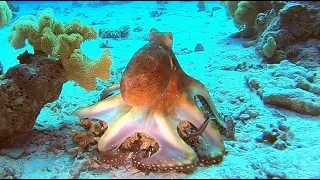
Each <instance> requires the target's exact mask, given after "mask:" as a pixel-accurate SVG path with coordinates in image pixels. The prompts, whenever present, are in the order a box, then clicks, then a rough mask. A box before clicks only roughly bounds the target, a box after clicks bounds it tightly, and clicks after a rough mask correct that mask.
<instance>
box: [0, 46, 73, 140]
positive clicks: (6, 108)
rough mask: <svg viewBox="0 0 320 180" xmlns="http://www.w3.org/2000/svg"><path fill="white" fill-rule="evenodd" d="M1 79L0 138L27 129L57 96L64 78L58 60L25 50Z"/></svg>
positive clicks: (63, 71)
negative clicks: (17, 61)
mask: <svg viewBox="0 0 320 180" xmlns="http://www.w3.org/2000/svg"><path fill="white" fill-rule="evenodd" d="M18 59H19V60H20V64H18V65H16V66H14V67H11V68H10V69H9V70H8V71H7V73H6V74H5V75H4V78H3V79H0V114H1V116H0V141H2V140H8V138H10V137H13V136H17V135H19V134H23V133H26V132H30V131H31V129H32V127H33V125H34V124H35V121H36V119H37V117H38V115H39V113H40V111H41V109H42V108H43V107H44V105H45V104H47V103H50V102H53V101H55V100H56V99H58V97H59V95H60V92H61V89H62V85H63V84H64V83H65V82H66V81H67V79H66V73H65V70H64V69H63V68H62V65H61V64H60V63H59V62H58V61H54V60H52V59H49V58H47V57H46V56H43V55H36V56H34V55H31V54H28V52H27V51H26V52H25V53H24V54H23V55H20V56H19V57H18Z"/></svg>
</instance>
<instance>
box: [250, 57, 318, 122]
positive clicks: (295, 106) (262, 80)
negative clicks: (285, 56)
mask: <svg viewBox="0 0 320 180" xmlns="http://www.w3.org/2000/svg"><path fill="white" fill-rule="evenodd" d="M267 68H268V70H265V69H264V70H261V71H260V72H259V71H257V72H255V73H251V74H249V75H247V76H246V77H245V78H246V82H247V84H248V86H249V88H250V89H251V90H253V91H256V93H257V94H258V95H259V96H260V97H261V99H262V100H263V102H264V103H266V104H271V105H275V106H278V107H281V108H285V109H288V110H293V111H295V112H298V113H301V114H308V115H313V116H317V115H320V103H318V102H320V97H319V95H318V94H317V93H318V91H320V83H319V81H317V77H316V75H317V73H316V72H314V71H308V70H307V69H305V68H303V67H301V66H297V65H295V64H292V63H290V62H289V61H288V60H284V61H282V62H281V63H280V64H279V65H268V67H267Z"/></svg>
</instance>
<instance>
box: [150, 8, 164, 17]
mask: <svg viewBox="0 0 320 180" xmlns="http://www.w3.org/2000/svg"><path fill="white" fill-rule="evenodd" d="M163 14H164V12H162V11H158V10H154V11H151V12H150V17H151V18H154V17H159V16H161V15H163Z"/></svg>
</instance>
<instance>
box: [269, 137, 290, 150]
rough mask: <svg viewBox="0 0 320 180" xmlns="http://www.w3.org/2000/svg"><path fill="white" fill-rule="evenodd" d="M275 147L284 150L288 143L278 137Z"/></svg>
mask: <svg viewBox="0 0 320 180" xmlns="http://www.w3.org/2000/svg"><path fill="white" fill-rule="evenodd" d="M273 147H274V148H276V149H279V150H284V149H286V148H287V147H288V145H287V143H286V142H285V141H284V140H282V139H278V140H277V141H276V142H275V143H274V145H273Z"/></svg>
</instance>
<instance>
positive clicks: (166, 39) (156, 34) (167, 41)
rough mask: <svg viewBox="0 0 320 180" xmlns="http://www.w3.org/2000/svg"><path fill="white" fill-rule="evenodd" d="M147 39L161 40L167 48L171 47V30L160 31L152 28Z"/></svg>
mask: <svg viewBox="0 0 320 180" xmlns="http://www.w3.org/2000/svg"><path fill="white" fill-rule="evenodd" d="M149 41H150V42H152V41H155V42H161V43H163V44H164V45H166V46H168V47H169V48H172V43H173V36H172V33H171V32H160V31H158V30H157V29H155V28H152V29H151V30H150V34H149Z"/></svg>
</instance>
